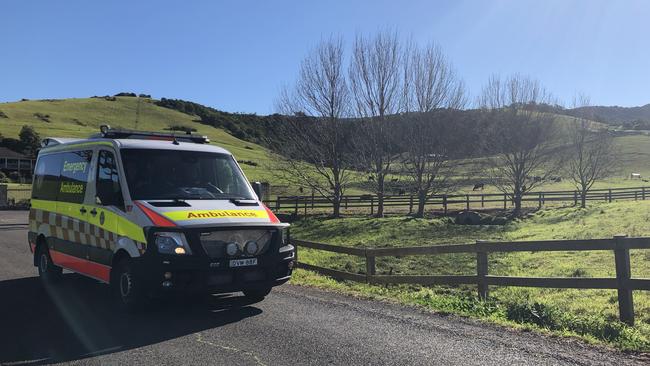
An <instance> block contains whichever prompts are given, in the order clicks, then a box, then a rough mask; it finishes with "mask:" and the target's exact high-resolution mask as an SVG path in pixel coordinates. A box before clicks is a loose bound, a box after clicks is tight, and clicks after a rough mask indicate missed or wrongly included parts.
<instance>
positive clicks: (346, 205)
mask: <svg viewBox="0 0 650 366" xmlns="http://www.w3.org/2000/svg"><path fill="white" fill-rule="evenodd" d="M345 209H346V210H347V209H348V196H345Z"/></svg>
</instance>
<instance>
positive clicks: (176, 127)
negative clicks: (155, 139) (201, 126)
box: [165, 125, 196, 133]
mask: <svg viewBox="0 0 650 366" xmlns="http://www.w3.org/2000/svg"><path fill="white" fill-rule="evenodd" d="M165 130H167V131H183V132H185V133H188V132H190V133H191V132H196V128H194V127H187V126H183V125H171V126H169V127H167V128H165Z"/></svg>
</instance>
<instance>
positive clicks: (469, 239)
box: [291, 201, 650, 351]
mask: <svg viewBox="0 0 650 366" xmlns="http://www.w3.org/2000/svg"><path fill="white" fill-rule="evenodd" d="M620 233H626V234H628V235H630V236H650V201H639V202H619V203H611V204H606V203H599V204H594V205H592V206H591V207H588V208H587V209H584V210H582V209H577V208H573V207H568V208H556V209H546V210H541V211H539V212H537V213H536V214H535V215H534V216H532V217H531V218H528V219H525V220H521V221H515V222H512V223H510V224H508V225H505V226H459V225H455V224H453V223H452V221H451V220H450V219H448V218H435V219H414V218H404V217H390V218H383V219H377V218H363V217H353V218H343V219H322V218H312V219H305V220H301V221H299V222H297V223H295V224H294V225H293V226H292V231H291V235H292V237H294V238H299V239H305V240H311V241H317V242H323V243H330V244H336V245H347V246H355V247H365V246H368V247H400V246H415V245H440V244H462V243H473V242H475V241H476V240H494V241H517V240H537V239H539V240H542V239H593V238H611V237H612V236H614V235H616V234H620ZM631 257H632V258H631V261H632V275H633V276H634V277H638V278H650V251H641V250H636V251H632V253H631ZM300 260H301V261H304V262H306V263H311V264H316V265H320V266H324V267H329V268H335V269H340V270H345V271H349V272H355V273H364V271H365V267H364V262H363V260H362V258H356V257H352V256H346V255H338V254H333V253H328V252H323V251H316V250H308V249H303V250H301V251H300ZM475 271H476V258H475V256H471V255H463V254H448V255H440V256H411V257H400V258H394V257H386V258H384V257H382V258H378V260H377V273H378V274H389V273H392V274H422V275H424V274H468V275H469V274H475V273H476V272H475ZM490 273H491V274H494V275H504V276H506V275H507V276H549V277H578V276H579V277H614V276H615V269H614V258H613V254H612V253H610V252H595V251H594V252H547V253H529V252H525V253H511V254H491V255H490ZM296 283H302V284H307V285H318V286H323V287H327V288H333V289H337V290H340V291H345V292H352V293H357V294H361V295H367V296H372V297H375V296H378V297H380V298H386V299H391V298H392V299H398V300H400V301H402V302H405V303H410V304H416V305H422V306H425V307H427V308H430V309H432V310H434V311H442V312H453V313H459V314H463V315H470V316H479V317H483V318H487V319H491V320H494V321H497V322H505V323H508V324H511V323H523V324H524V325H525V326H531V323H530V322H529V321H521V319H519V318H516V317H515V315H512V314H510V315H508V314H509V313H508V311H510V312H511V313H514V314H518V313H517V312H514V311H511V310H512V309H519V311H520V312H521V311H523V312H524V313H525V314H528V315H530V316H533V315H531V314H534V313H535V311H534V310H530V309H528V308H527V307H526V306H532V305H531V304H534V303H539V304H542V305H541V308H542V309H545V310H546V311H548V312H549V313H550V314H551V315H549V319H551V320H552V321H553V322H554V323H550V324H546V323H542V324H541V328H550V329H554V330H556V331H560V332H563V333H566V334H573V335H576V334H577V335H580V336H581V337H583V338H586V339H589V340H600V341H606V342H610V343H613V344H615V345H616V346H618V347H620V348H624V349H634V350H645V351H650V293H648V292H643V291H637V292H635V294H634V296H635V310H636V316H637V325H636V326H635V327H631V328H629V327H624V326H623V325H621V324H620V323H619V322H618V321H617V316H618V307H617V300H616V299H617V297H616V291H614V290H560V289H533V288H514V287H513V288H505V287H494V288H492V289H491V299H492V300H491V301H490V302H489V303H488V304H480V303H478V302H477V301H476V300H475V291H476V290H475V287H472V286H461V287H457V288H451V287H434V288H423V287H420V286H389V287H378V286H368V285H363V284H349V283H337V282H334V281H331V280H327V279H324V278H322V277H321V276H317V275H314V274H311V273H307V272H304V271H300V272H299V274H298V275H297V278H296ZM522 307H523V308H524V310H521V308H522ZM513 317H514V318H513ZM549 321H550V320H549ZM533 323H534V322H533ZM558 324H559V325H558ZM533 326H534V325H533ZM534 327H537V326H534ZM612 329H616V330H612ZM608 332H609V333H608ZM612 332H614V333H612Z"/></svg>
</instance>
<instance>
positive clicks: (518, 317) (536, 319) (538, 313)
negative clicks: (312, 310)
mask: <svg viewBox="0 0 650 366" xmlns="http://www.w3.org/2000/svg"><path fill="white" fill-rule="evenodd" d="M560 315H561V313H560V312H559V311H558V310H557V309H555V308H553V307H551V306H548V305H546V304H542V303H538V302H533V303H531V302H523V303H510V304H508V305H507V307H506V317H507V318H508V319H509V320H512V321H514V322H517V323H529V324H535V325H537V326H539V327H542V328H547V329H551V330H557V329H559V328H560V324H559V322H558V319H559V317H560Z"/></svg>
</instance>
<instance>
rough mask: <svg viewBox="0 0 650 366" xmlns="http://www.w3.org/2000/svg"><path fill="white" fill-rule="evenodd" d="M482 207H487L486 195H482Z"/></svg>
mask: <svg viewBox="0 0 650 366" xmlns="http://www.w3.org/2000/svg"><path fill="white" fill-rule="evenodd" d="M481 207H485V194H483V193H481Z"/></svg>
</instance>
